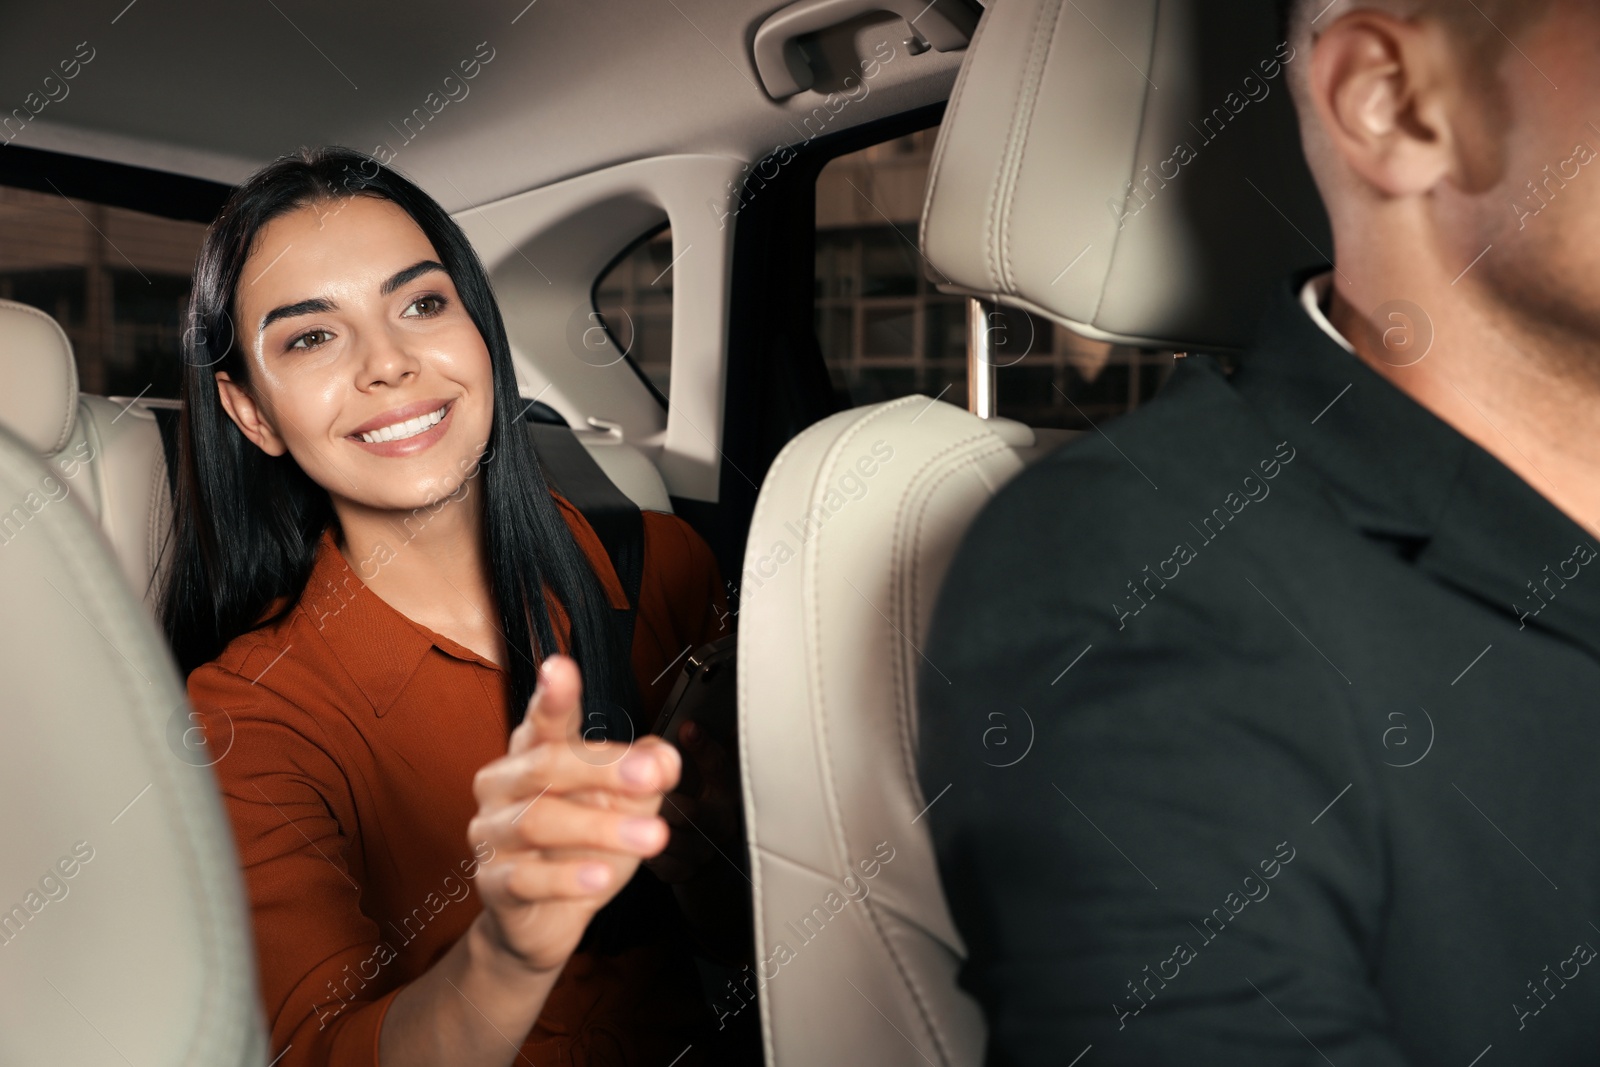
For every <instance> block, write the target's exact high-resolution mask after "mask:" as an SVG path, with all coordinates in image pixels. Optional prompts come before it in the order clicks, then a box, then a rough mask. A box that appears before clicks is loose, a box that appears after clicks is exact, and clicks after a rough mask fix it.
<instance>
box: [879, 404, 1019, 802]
mask: <svg viewBox="0 0 1600 1067" xmlns="http://www.w3.org/2000/svg"><path fill="white" fill-rule="evenodd" d="M993 436H994V435H993V433H992V432H991V431H989V430H988V429H983V430H980V431H979V432H977V433H973V434H970V435H968V436H967V437H963V438H961V439H960V440H959V441H955V442H953V443H952V444H949V445H946V446H945V447H944V448H942V449H940V450H939V451H938V452H936V453H934V454H933V455H932V456H929V457H928V459H927V460H926V461H925V462H924V463H923V464H922V466H921V467H919V468H917V470H916V471H915V472H914V473H913V474H912V475H911V479H910V480H909V481H908V482H907V483H906V490H907V491H906V494H905V495H904V496H902V497H901V498H900V504H899V506H898V507H897V508H896V509H895V516H894V525H893V526H892V527H891V529H892V530H893V531H894V533H893V535H892V537H891V540H890V544H889V591H890V605H889V606H890V607H891V608H893V607H894V602H895V601H896V600H898V596H897V595H896V593H897V586H898V585H899V583H900V546H901V531H902V530H903V529H904V528H905V526H906V514H907V511H908V509H909V507H910V502H911V501H912V499H913V498H915V497H916V496H917V494H918V493H919V492H920V491H921V486H920V485H919V482H920V480H921V479H922V476H923V475H924V474H926V473H927V472H928V470H929V469H930V468H932V467H934V466H936V465H937V464H939V463H940V462H942V461H943V460H944V458H945V457H946V456H948V455H951V454H952V453H955V452H959V451H961V450H962V449H964V448H967V447H968V446H970V445H972V444H974V443H977V442H981V441H983V440H984V439H985V438H988V437H993ZM912 558H913V561H914V560H915V554H913V557H912ZM913 617H914V616H913ZM906 640H907V641H910V638H909V637H908V638H906ZM918 654H919V655H920V653H918ZM905 661H906V657H905V655H904V651H903V650H902V654H901V655H899V656H896V657H895V658H894V668H895V669H894V693H895V709H896V715H895V719H896V725H897V730H896V732H897V733H899V734H900V739H901V744H900V753H901V762H902V765H903V768H904V769H905V770H906V773H907V777H908V779H909V780H910V782H911V783H912V784H911V790H912V792H911V795H912V796H913V797H915V798H917V799H918V800H921V799H922V787H921V785H920V784H919V783H918V782H917V778H916V754H915V753H914V752H912V751H911V749H910V747H909V745H908V743H907V742H908V737H907V734H906V731H905V730H904V729H903V728H900V727H901V724H902V723H903V716H901V715H900V714H899V711H900V709H902V708H904V709H908V710H911V698H912V693H913V691H914V688H915V687H914V686H913V685H912V684H911V683H910V682H908V681H906V680H905V679H906V667H905ZM929 662H932V661H931V660H930V661H929Z"/></svg>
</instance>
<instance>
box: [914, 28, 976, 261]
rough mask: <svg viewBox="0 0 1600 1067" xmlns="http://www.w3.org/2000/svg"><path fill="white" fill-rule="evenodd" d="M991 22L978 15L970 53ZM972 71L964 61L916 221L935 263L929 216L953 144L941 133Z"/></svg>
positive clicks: (920, 238)
mask: <svg viewBox="0 0 1600 1067" xmlns="http://www.w3.org/2000/svg"><path fill="white" fill-rule="evenodd" d="M988 24H989V14H988V11H985V12H984V14H983V15H982V17H980V18H979V19H978V28H977V29H976V30H974V31H973V34H972V40H971V41H969V42H967V54H968V55H969V56H970V55H972V54H973V53H974V52H975V51H976V50H977V47H978V41H979V40H981V39H982V37H983V34H984V30H985V29H986V28H987V27H988ZM971 71H972V64H971V63H970V62H964V63H962V64H961V69H960V72H959V73H957V75H956V84H955V87H954V88H953V89H952V90H951V91H950V106H949V107H947V108H946V109H945V114H944V118H943V119H942V120H941V126H940V129H941V136H940V137H939V138H938V140H937V141H935V142H934V146H933V160H932V162H931V163H930V164H929V167H928V192H927V195H925V196H924V197H923V198H922V218H921V219H919V220H918V222H917V225H918V227H919V228H918V230H917V239H918V241H920V242H922V245H923V249H922V251H923V253H924V254H923V262H925V263H928V264H929V265H930V266H931V265H932V264H931V262H930V261H929V260H928V259H927V254H926V253H927V240H928V219H929V217H930V216H931V215H932V214H933V199H934V197H935V196H936V195H937V194H938V190H939V177H940V175H941V174H942V173H943V169H944V155H945V149H946V148H948V147H949V144H950V138H948V137H945V136H943V135H942V133H943V130H946V129H953V128H955V121H956V115H957V114H959V113H960V110H961V105H962V104H963V103H964V102H965V94H964V93H963V92H962V89H963V87H964V86H965V85H966V84H967V76H968V75H969V74H970V73H971Z"/></svg>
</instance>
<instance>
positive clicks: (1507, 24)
mask: <svg viewBox="0 0 1600 1067" xmlns="http://www.w3.org/2000/svg"><path fill="white" fill-rule="evenodd" d="M1337 2H1338V0H1331V2H1330V0H1278V31H1279V33H1280V34H1281V36H1282V38H1283V39H1284V40H1286V41H1294V40H1296V39H1297V38H1299V37H1300V36H1301V35H1302V34H1304V33H1305V32H1306V31H1307V30H1309V29H1310V24H1311V23H1312V22H1313V21H1314V20H1317V19H1319V17H1320V16H1321V15H1322V13H1323V12H1325V11H1327V10H1328V9H1329V8H1331V7H1333V6H1334V4H1335V3H1337ZM1550 4H1551V0H1475V2H1474V3H1466V2H1464V0H1356V2H1355V3H1353V4H1351V5H1350V7H1351V8H1353V9H1357V10H1359V9H1367V10H1374V11H1386V12H1388V13H1389V14H1391V15H1396V16H1399V17H1401V18H1430V17H1431V18H1437V19H1439V20H1441V21H1443V22H1444V23H1445V24H1446V25H1447V26H1449V27H1450V28H1452V29H1455V30H1457V31H1459V32H1460V33H1462V34H1463V36H1464V37H1465V38H1466V39H1467V40H1468V41H1469V42H1470V43H1471V44H1473V45H1475V46H1483V45H1489V46H1491V47H1493V48H1494V49H1495V51H1496V52H1498V50H1499V49H1500V48H1502V47H1504V46H1505V45H1506V44H1507V39H1508V38H1509V37H1510V35H1511V34H1512V32H1513V31H1515V30H1517V29H1520V28H1521V27H1522V26H1524V25H1526V24H1527V23H1528V22H1531V21H1532V20H1533V19H1534V17H1536V16H1538V15H1540V14H1543V12H1544V11H1545V9H1546V8H1548V7H1550Z"/></svg>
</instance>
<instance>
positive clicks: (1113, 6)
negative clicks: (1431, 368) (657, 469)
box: [739, 0, 1332, 1067]
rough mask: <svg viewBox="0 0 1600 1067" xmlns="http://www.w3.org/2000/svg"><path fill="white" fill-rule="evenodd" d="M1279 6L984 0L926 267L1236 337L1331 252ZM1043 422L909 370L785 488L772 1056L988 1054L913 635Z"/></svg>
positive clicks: (755, 699) (772, 887) (764, 888)
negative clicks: (1299, 271) (946, 397)
mask: <svg viewBox="0 0 1600 1067" xmlns="http://www.w3.org/2000/svg"><path fill="white" fill-rule="evenodd" d="M1273 8H1274V5H1273V3H1272V0H1205V2H1204V4H1203V5H1202V3H1201V0H1076V2H1071V0H1001V2H999V3H995V4H991V5H989V6H988V7H987V9H986V11H985V13H984V16H983V19H982V21H981V23H980V24H979V28H978V32H977V35H976V36H975V37H974V39H973V43H972V46H971V48H970V49H969V50H968V55H967V57H966V60H965V62H964V65H963V67H962V71H961V75H960V77H959V79H958V80H957V82H956V87H955V91H954V95H953V97H952V99H951V102H950V105H949V107H948V109H947V110H946V113H945V120H944V125H943V127H942V128H941V130H940V134H939V141H938V145H937V147H936V149H935V154H934V160H933V169H932V172H931V174H930V178H929V183H928V188H927V194H926V199H925V207H924V213H923V219H922V227H921V232H920V237H921V244H922V248H923V251H924V255H925V257H926V263H927V266H926V272H927V274H928V276H929V278H930V279H932V280H933V281H934V282H935V283H936V284H937V285H938V287H939V288H940V289H941V290H943V291H946V292H952V293H963V294H966V295H969V296H977V297H981V298H985V299H989V300H997V301H999V302H1002V303H1006V304H1010V305H1013V306H1017V307H1023V308H1026V309H1028V310H1030V311H1032V312H1034V313H1036V314H1040V315H1043V316H1045V317H1047V318H1050V319H1054V320H1055V321H1057V322H1060V323H1062V324H1063V325H1066V326H1068V327H1069V328H1072V329H1074V330H1077V331H1078V332H1080V333H1083V334H1086V335H1088V336H1091V337H1097V338H1102V339H1108V340H1116V341H1122V342H1126V343H1132V344H1141V345H1146V346H1149V347H1171V348H1175V349H1187V348H1191V347H1195V348H1208V349H1232V348H1240V347H1243V346H1244V345H1245V344H1246V343H1247V342H1248V340H1249V338H1250V336H1251V334H1252V332H1253V330H1254V326H1255V320H1256V316H1257V307H1258V305H1259V302H1260V300H1261V299H1262V297H1263V295H1264V293H1265V290H1266V289H1267V288H1268V287H1269V286H1270V285H1272V284H1274V283H1276V282H1277V281H1279V280H1280V279H1281V278H1282V277H1283V276H1284V275H1286V274H1287V273H1289V272H1290V271H1291V270H1293V269H1295V268H1298V267H1301V266H1304V265H1308V264H1312V263H1316V262H1318V261H1319V260H1322V259H1323V258H1324V257H1325V256H1326V255H1328V254H1331V251H1332V249H1331V245H1330V244H1329V243H1328V241H1327V238H1326V233H1327V226H1326V221H1325V218H1324V216H1323V214H1322V211H1321V207H1320V204H1319V202H1318V200H1317V199H1316V193H1315V189H1314V187H1313V186H1312V184H1311V182H1310V178H1309V175H1308V174H1307V173H1306V170H1305V166H1304V163H1303V162H1302V160H1301V157H1300V154H1299V148H1298V139H1297V134H1296V132H1295V125H1294V119H1293V115H1292V110H1291V109H1290V106H1289V100H1288V89H1287V87H1286V86H1285V84H1284V78H1283V62H1284V58H1285V50H1280V49H1279V48H1278V45H1277V39H1276V38H1275V36H1274V34H1275V32H1276V29H1277V27H1276V19H1275V17H1274V11H1273ZM1290 61H1291V62H1292V61H1293V60H1290ZM1274 71H1275V73H1274ZM1247 76H1248V77H1249V79H1250V80H1248V81H1246V77H1247ZM1157 86H1159V89H1158V88H1157ZM1218 109H1220V110H1218ZM1191 123H1192V124H1193V125H1192V126H1191ZM1180 144H1187V145H1190V146H1191V147H1192V148H1193V150H1194V151H1193V154H1192V155H1191V154H1189V153H1175V146H1177V145H1180ZM1180 158H1181V160H1182V162H1179V161H1178V160H1179V159H1180ZM1169 160H1171V161H1172V162H1170V163H1169V162H1168V161H1169ZM1147 168H1148V169H1147ZM1001 389H1002V395H1003V390H1004V379H1003V377H1002V381H1001ZM1030 437H1031V434H1030V432H1029V431H1028V430H1027V429H1026V428H1025V427H1020V426H1017V425H1016V424H1014V423H1007V422H1005V421H1004V420H999V419H990V420H982V419H978V418H976V417H975V416H972V415H969V414H967V413H966V412H963V411H959V410H957V409H954V408H952V407H950V406H948V405H946V404H943V403H934V402H931V401H929V400H927V399H925V398H922V397H907V398H904V399H902V400H898V401H894V402H892V403H888V404H883V405H878V406H876V407H871V408H861V409H857V410H854V411H848V412H843V413H841V414H838V415H835V416H833V417H831V418H829V419H826V420H824V421H822V422H821V423H818V424H817V425H816V426H813V427H811V428H809V429H807V430H806V431H805V432H804V433H802V434H801V435H800V436H799V437H797V438H796V439H795V440H794V441H793V442H791V443H790V445H789V446H788V448H786V449H785V450H784V452H783V454H782V455H781V456H780V457H779V458H778V460H777V461H776V462H775V463H774V465H773V467H772V469H771V471H770V472H769V473H768V475H767V479H766V482H765V483H764V484H763V486H762V490H761V495H760V498H759V501H758V504H757V508H756V514H755V520H754V524H753V526H752V528H751V532H750V540H749V544H748V548H747V550H746V555H745V564H744V573H743V582H742V598H741V607H740V641H741V647H740V653H739V704H740V709H739V713H740V728H741V731H742V734H741V755H742V760H743V763H742V768H741V769H742V774H743V778H744V790H745V802H746V805H747V815H748V837H749V845H750V850H751V866H752V881H753V883H754V887H755V905H756V907H755V912H756V936H757V945H758V952H759V953H760V957H761V961H760V964H759V967H758V969H759V972H760V973H759V976H758V981H757V984H758V986H759V990H760V1003H761V1010H762V1012H763V1020H762V1022H763V1030H764V1034H763V1036H764V1039H765V1042H766V1058H767V1062H768V1063H769V1064H774V1065H778V1064H783V1065H801V1064H813V1063H871V1064H874V1065H889V1067H921V1065H927V1064H936V1065H939V1067H945V1065H969V1064H977V1063H980V1062H981V1061H982V1059H983V1050H984V1027H983V1019H982V1015H981V1012H980V1011H979V1009H978V1007H977V1005H976V1004H975V1003H974V1002H973V1001H972V1000H971V999H970V998H969V997H968V996H967V995H966V994H965V993H964V992H963V991H962V990H961V989H960V988H959V987H958V985H957V982H956V978H957V974H958V970H959V967H960V965H961V962H962V960H963V957H964V949H963V946H962V942H961V938H960V936H959V934H958V932H957V931H956V930H955V928H954V926H953V924H952V922H951V920H950V917H949V914H948V912H947V909H946V905H945V900H944V896H943V893H942V891H941V889H940V885H939V881H938V874H937V870H936V868H935V864H934V857H933V852H932V847H931V844H930V842H929V838H928V835H927V832H926V827H927V822H926V820H925V819H924V818H923V816H924V815H925V813H926V812H927V811H928V809H929V808H930V807H932V808H933V811H934V814H935V817H936V815H937V810H938V809H937V807H936V805H938V804H939V803H941V798H940V797H939V796H937V795H935V796H925V795H924V794H923V791H922V789H921V787H920V785H919V783H918V777H917V767H916V742H917V719H916V695H917V685H918V679H919V677H920V678H922V679H924V680H926V681H928V684H938V681H937V679H938V668H937V664H928V663H925V662H924V661H923V659H922V654H921V651H920V648H921V647H922V645H923V640H922V638H923V634H924V633H925V630H926V627H927V624H928V620H929V617H930V614H931V612H932V609H933V604H934V600H935V597H936V594H937V591H938V588H939V584H940V579H941V578H942V577H943V574H944V570H945V568H946V567H947V566H948V563H949V560H950V558H951V557H952V555H953V553H954V550H955V547H956V545H957V543H958V542H959V541H960V539H961V537H962V535H963V534H964V533H965V532H966V530H967V528H968V527H969V526H970V524H971V521H972V519H973V518H974V517H975V516H976V514H977V512H978V510H979V509H980V508H981V507H982V505H983V504H984V503H985V502H986V501H987V500H988V499H989V498H990V496H991V495H992V494H993V493H994V492H996V491H997V490H998V489H999V487H1000V486H1001V485H1002V484H1003V483H1004V482H1005V481H1006V480H1007V479H1008V478H1010V477H1011V476H1012V475H1014V474H1015V473H1016V472H1017V471H1018V470H1019V469H1020V468H1021V466H1022V464H1023V463H1024V462H1025V461H1026V460H1027V458H1028V456H1029V454H1030V453H1031V452H1033V451H1036V449H1032V448H1030V447H1029V445H1030ZM875 450H878V451H885V452H888V451H892V458H889V459H888V460H886V461H885V460H883V459H882V457H881V456H878V455H877V453H876V452H875ZM863 460H866V461H867V462H866V465H865V466H858V464H859V463H861V462H862V461H863ZM869 467H870V468H871V470H872V473H871V474H870V475H869V474H867V473H865V471H866V469H867V468H869ZM1063 550H1064V551H1068V550H1070V546H1063ZM1048 565H1049V561H1047V560H1041V561H1039V566H1041V567H1045V566H1048ZM983 740H984V739H983V738H980V737H977V736H974V737H973V739H972V741H973V744H974V745H975V746H976V745H981V744H982V743H983ZM944 802H946V803H949V802H952V801H944ZM1017 815H1018V818H1027V813H1026V812H1018V813H1017ZM880 842H881V843H882V845H881V846H880ZM880 847H881V848H882V849H883V850H884V851H883V852H882V853H880V852H879V849H880ZM890 850H892V856H893V858H892V859H890V860H888V861H885V859H884V857H885V856H886V855H889V854H890ZM863 862H865V863H866V864H867V867H866V868H865V869H863V867H862V863H863ZM868 872H870V873H871V874H872V875H873V876H872V877H870V878H868V877H866V874H867V873H868ZM857 897H859V898H860V899H855V898H857ZM1068 1058H1070V1053H1069V1056H1068ZM1063 1062H1065V1059H1064V1060H1063Z"/></svg>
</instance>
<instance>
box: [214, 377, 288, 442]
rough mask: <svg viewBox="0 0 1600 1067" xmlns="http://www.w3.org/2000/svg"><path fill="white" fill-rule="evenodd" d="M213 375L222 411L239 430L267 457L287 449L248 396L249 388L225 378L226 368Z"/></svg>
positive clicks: (259, 408)
mask: <svg viewBox="0 0 1600 1067" xmlns="http://www.w3.org/2000/svg"><path fill="white" fill-rule="evenodd" d="M216 378H217V397H218V398H219V399H220V400H221V401H222V410H223V411H226V412H227V413H228V418H230V419H232V420H233V424H234V425H235V426H237V427H239V432H240V433H242V434H244V435H245V436H246V437H247V438H249V439H250V442H251V444H253V445H255V446H256V447H257V448H259V449H261V451H263V452H265V453H266V454H267V455H269V456H281V455H283V454H284V453H285V452H287V451H289V446H287V445H285V444H284V443H283V438H282V437H279V436H278V431H277V430H276V429H275V428H274V427H273V425H272V423H270V422H269V421H267V417H266V414H265V413H264V412H263V411H262V410H261V407H260V405H258V404H257V403H256V402H255V399H254V398H253V397H251V396H250V393H249V391H248V390H246V389H245V388H244V386H242V385H240V384H239V383H238V382H235V381H234V380H233V379H232V378H230V377H228V372H227V371H218V372H217V374H216Z"/></svg>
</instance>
